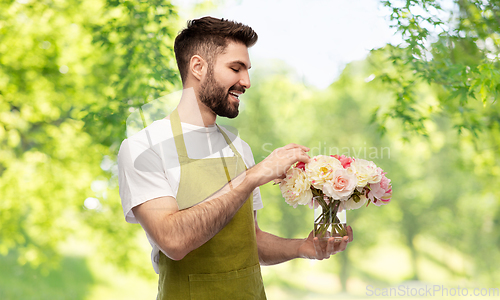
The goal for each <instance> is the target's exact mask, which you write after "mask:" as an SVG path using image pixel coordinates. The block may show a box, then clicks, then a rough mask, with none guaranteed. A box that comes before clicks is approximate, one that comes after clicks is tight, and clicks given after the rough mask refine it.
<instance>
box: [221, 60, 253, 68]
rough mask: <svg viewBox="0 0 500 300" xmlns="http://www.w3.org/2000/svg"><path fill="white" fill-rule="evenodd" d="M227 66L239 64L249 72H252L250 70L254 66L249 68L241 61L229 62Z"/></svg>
mask: <svg viewBox="0 0 500 300" xmlns="http://www.w3.org/2000/svg"><path fill="white" fill-rule="evenodd" d="M227 64H228V65H231V64H239V65H241V66H242V67H244V68H245V69H248V70H250V69H251V68H252V66H248V67H247V65H246V64H245V63H244V62H243V61H241V60H235V61H231V62H228V63H227Z"/></svg>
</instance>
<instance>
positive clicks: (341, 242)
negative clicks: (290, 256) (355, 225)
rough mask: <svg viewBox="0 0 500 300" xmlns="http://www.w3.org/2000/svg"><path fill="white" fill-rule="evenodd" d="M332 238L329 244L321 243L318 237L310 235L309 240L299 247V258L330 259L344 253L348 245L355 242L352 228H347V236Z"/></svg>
mask: <svg viewBox="0 0 500 300" xmlns="http://www.w3.org/2000/svg"><path fill="white" fill-rule="evenodd" d="M339 237H340V236H339V235H337V236H335V235H334V236H332V237H330V238H329V239H328V243H325V242H320V241H319V239H318V238H317V237H313V233H312V231H311V233H310V234H309V236H308V237H307V239H305V240H304V242H303V244H302V245H300V247H299V256H300V257H302V258H308V259H318V260H323V259H328V258H329V257H330V256H331V255H333V254H336V253H338V252H341V251H344V250H345V248H346V247H347V244H348V243H350V242H352V241H353V235H352V228H351V226H347V236H344V237H341V239H340V238H339Z"/></svg>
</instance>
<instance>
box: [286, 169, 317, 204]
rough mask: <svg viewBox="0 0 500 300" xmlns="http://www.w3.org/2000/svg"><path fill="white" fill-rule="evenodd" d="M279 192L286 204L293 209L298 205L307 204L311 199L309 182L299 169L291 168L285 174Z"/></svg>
mask: <svg viewBox="0 0 500 300" xmlns="http://www.w3.org/2000/svg"><path fill="white" fill-rule="evenodd" d="M280 190H281V194H282V195H283V197H284V198H285V201H286V203H288V204H290V205H291V206H293V207H294V208H295V207H297V205H299V204H300V205H306V204H309V203H310V202H311V199H312V197H313V194H312V191H311V182H310V181H309V179H308V178H307V175H306V173H305V172H304V171H302V170H301V169H299V168H291V169H289V170H288V171H287V172H286V178H285V179H283V181H281V183H280Z"/></svg>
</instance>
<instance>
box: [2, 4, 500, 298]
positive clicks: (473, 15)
mask: <svg viewBox="0 0 500 300" xmlns="http://www.w3.org/2000/svg"><path fill="white" fill-rule="evenodd" d="M450 2H451V1H450ZM453 3H454V4H455V7H456V8H457V10H456V12H455V13H454V14H451V15H446V17H443V14H441V13H440V12H442V10H441V7H440V6H439V2H436V1H431V0H427V1H426V0H414V1H380V4H381V5H383V6H385V8H386V10H385V11H390V12H391V13H389V14H388V15H387V19H388V22H390V23H391V24H392V25H393V26H394V28H395V30H397V34H399V35H401V40H402V43H401V44H399V45H387V46H385V47H382V48H379V49H373V50H372V51H371V52H370V54H369V55H368V56H367V57H366V58H365V59H364V60H361V61H355V62H351V63H349V64H347V66H346V67H345V69H344V70H343V72H342V74H341V75H340V76H339V78H338V79H337V80H336V81H335V82H333V83H332V84H331V85H330V86H329V87H328V88H325V89H319V88H316V87H313V86H309V85H307V84H305V83H304V82H302V81H301V80H299V79H297V78H298V76H296V74H295V73H294V71H293V69H292V68H290V67H289V66H287V65H286V64H285V63H283V62H282V61H279V60H270V61H264V60H260V61H252V63H253V68H252V70H254V71H253V73H252V88H251V89H250V90H248V92H247V93H245V95H244V96H243V98H242V99H243V101H242V107H241V113H240V116H239V117H238V118H236V119H234V120H226V119H220V120H219V122H220V123H222V124H224V125H228V126H232V127H234V128H236V129H237V130H238V132H239V134H240V136H241V137H242V138H243V139H244V140H245V141H246V142H247V143H248V144H249V145H250V146H251V147H252V149H253V151H254V157H255V160H256V162H259V161H261V160H262V159H263V158H264V157H265V156H267V155H268V154H269V153H270V151H271V150H272V149H274V148H277V147H280V146H283V145H286V144H287V143H291V142H294V143H299V144H303V145H306V146H308V147H310V148H311V154H312V155H318V154H346V155H350V156H355V157H359V158H366V159H369V160H373V161H375V163H377V165H379V166H380V167H382V168H383V169H384V170H385V171H387V172H388V174H387V176H388V177H389V178H391V179H392V184H393V191H394V193H393V198H392V201H391V203H390V204H388V205H387V206H383V207H376V206H373V205H370V206H369V207H367V208H362V209H359V210H356V211H349V212H348V216H347V218H348V223H349V224H350V225H351V226H352V227H353V229H354V235H355V241H354V242H353V243H352V244H350V245H349V247H348V250H347V251H345V252H343V253H341V254H337V255H335V256H334V257H332V258H331V259H329V260H327V261H321V262H311V261H305V260H295V261H291V262H287V263H284V264H281V265H277V266H270V267H263V276H264V282H265V285H266V290H267V293H268V297H269V298H270V299H333V298H335V299H343V298H362V297H365V296H367V286H372V287H373V288H379V289H383V288H386V287H398V286H399V285H404V286H412V287H420V286H423V285H443V286H445V287H450V288H456V287H457V286H460V287H461V288H463V287H468V288H471V289H472V288H476V287H478V288H500V272H499V271H498V267H497V266H498V263H499V262H500V261H499V259H500V253H499V247H500V233H499V230H498V228H499V224H500V203H499V199H500V189H499V186H500V164H499V162H500V125H499V124H500V107H499V104H498V100H497V99H498V96H499V92H500V71H499V54H500V48H499V46H500V29H499V26H500V21H499V20H500V5H499V1H474V0H460V1H458V0H457V1H455V2H453ZM213 5H214V4H213V3H212V2H210V1H206V2H201V3H199V4H198V5H195V6H193V10H196V11H197V13H200V12H203V11H204V9H206V7H213ZM184 24H185V20H183V19H181V18H180V17H179V13H178V9H177V8H176V7H175V6H174V5H172V4H170V3H169V2H167V1H159V0H153V1H147V2H146V1H121V0H107V1H106V0H86V1H76V0H66V1H63V0H42V1H29V0H18V1H10V0H1V1H0V299H154V298H155V296H156V281H157V276H156V275H155V274H154V271H153V269H152V267H151V263H150V259H149V255H150V246H149V244H148V242H147V240H146V238H145V236H144V233H143V231H142V229H141V228H140V226H139V225H131V224H127V223H126V222H125V221H124V217H123V213H122V208H121V204H120V198H119V195H118V186H117V185H118V180H117V166H116V154H117V151H118V148H119V146H120V143H121V141H122V140H123V139H125V138H126V137H127V132H126V131H127V126H126V125H127V118H129V116H132V117H133V116H134V113H135V115H137V113H138V108H139V107H142V106H143V105H144V104H147V103H148V104H150V105H149V106H147V107H149V108H148V109H149V111H148V113H149V116H150V118H152V119H154V118H161V117H162V116H163V115H166V114H168V112H169V111H170V110H171V109H172V108H173V107H174V106H175V104H176V103H175V101H176V98H175V94H174V97H172V95H171V94H172V93H173V92H176V91H179V90H180V89H181V85H180V80H179V76H178V72H177V68H176V65H175V59H174V57H173V49H172V47H173V39H174V38H175V35H176V33H177V32H178V30H179V29H181V28H182V26H183V25H184ZM249 25H252V24H249ZM436 28H441V29H440V30H439V31H438V34H435V33H436V31H433V29H436ZM169 95H170V96H169ZM177 101H178V99H177ZM143 108H145V107H143ZM151 116H153V117H151ZM132 119H133V118H132ZM130 120H131V118H129V125H130V126H129V130H130V128H132V127H133V126H132V125H134V124H132V123H130V122H131V121H130ZM147 121H149V119H148V120H147ZM135 125H137V124H135ZM139 125H140V124H139ZM261 192H262V196H263V201H264V209H262V210H261V211H259V212H258V221H259V225H260V227H261V228H262V229H263V230H266V231H268V232H271V233H274V234H276V235H280V236H283V237H289V238H302V237H305V236H306V235H307V234H308V232H309V231H310V230H311V228H312V218H313V216H312V211H311V210H310V209H309V208H307V207H298V208H296V209H294V208H292V207H290V206H288V205H287V204H286V203H285V201H284V200H283V198H282V197H281V194H280V192H279V188H278V187H277V186H273V185H272V184H267V185H265V186H262V187H261Z"/></svg>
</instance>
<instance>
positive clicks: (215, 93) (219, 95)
mask: <svg viewBox="0 0 500 300" xmlns="http://www.w3.org/2000/svg"><path fill="white" fill-rule="evenodd" d="M231 90H236V91H241V92H245V89H244V88H243V87H240V86H238V85H233V86H232V87H231V88H229V90H226V89H224V87H223V86H221V85H220V84H219V83H218V82H217V80H215V77H214V73H213V68H211V67H209V68H208V72H207V78H206V79H205V81H204V82H203V83H202V84H201V85H200V94H199V97H200V101H201V102H202V103H203V104H205V105H206V106H207V107H208V108H210V109H211V110H212V111H213V112H214V113H215V114H216V115H218V116H221V117H227V118H230V119H232V118H236V117H237V116H238V114H239V110H238V107H239V103H234V104H231V102H230V101H229V91H231Z"/></svg>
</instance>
